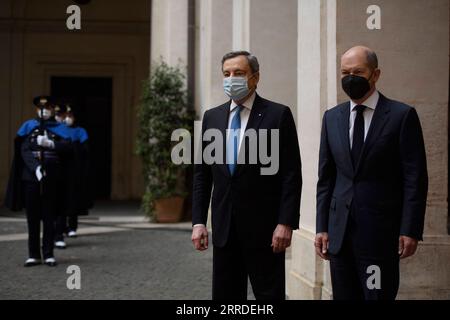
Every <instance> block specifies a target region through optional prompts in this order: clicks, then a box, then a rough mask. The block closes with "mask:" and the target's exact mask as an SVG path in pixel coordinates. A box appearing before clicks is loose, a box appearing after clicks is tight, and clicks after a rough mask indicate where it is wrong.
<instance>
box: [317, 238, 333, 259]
mask: <svg viewBox="0 0 450 320" xmlns="http://www.w3.org/2000/svg"><path fill="white" fill-rule="evenodd" d="M314 247H316V253H317V255H318V256H319V257H321V258H322V259H325V260H329V259H330V258H328V254H327V253H328V233H327V232H321V233H318V234H316V240H315V241H314Z"/></svg>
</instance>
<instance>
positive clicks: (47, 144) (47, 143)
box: [36, 133, 55, 149]
mask: <svg viewBox="0 0 450 320" xmlns="http://www.w3.org/2000/svg"><path fill="white" fill-rule="evenodd" d="M36 141H37V144H38V146H41V147H44V148H48V149H54V148H55V143H54V142H53V141H52V140H50V139H49V138H48V136H47V133H45V135H43V136H37V140H36Z"/></svg>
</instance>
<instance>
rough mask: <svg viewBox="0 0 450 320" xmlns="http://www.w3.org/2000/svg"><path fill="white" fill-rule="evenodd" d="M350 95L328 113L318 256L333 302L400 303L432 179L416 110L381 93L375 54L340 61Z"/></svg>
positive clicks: (352, 53) (361, 50) (363, 50)
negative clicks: (325, 265)
mask: <svg viewBox="0 0 450 320" xmlns="http://www.w3.org/2000/svg"><path fill="white" fill-rule="evenodd" d="M341 74H342V87H343V90H344V91H345V92H346V94H347V95H348V96H349V97H350V99H351V100H350V101H349V102H345V103H343V104H340V105H338V106H336V107H335V108H333V109H330V110H328V111H326V112H325V115H324V117H323V123H322V136H321V142H320V155H319V181H318V183H317V235H316V240H315V246H316V252H317V254H318V255H319V256H321V257H322V258H323V259H329V260H330V268H331V280H332V286H333V298H334V299H366V300H369V299H370V300H380V299H389V300H393V299H395V297H396V295H397V291H398V287H399V258H400V259H402V258H406V257H408V256H411V255H413V254H414V253H415V251H416V248H417V242H418V241H419V240H422V234H423V226H424V215H425V207H426V198H427V191H428V175H427V165H426V155H425V147H424V141H423V136H422V129H421V126H420V122H419V118H418V116H417V112H416V110H415V109H414V108H412V107H410V106H408V105H406V104H403V103H401V102H397V101H393V100H390V99H388V98H386V97H385V96H383V95H382V94H381V93H379V92H378V91H377V90H376V87H375V84H376V82H377V81H378V79H379V77H380V69H378V59H377V56H376V54H375V53H374V52H373V51H372V50H371V49H369V48H367V47H362V46H357V47H354V48H351V49H350V50H348V51H347V52H346V53H345V54H344V55H343V56H342V59H341Z"/></svg>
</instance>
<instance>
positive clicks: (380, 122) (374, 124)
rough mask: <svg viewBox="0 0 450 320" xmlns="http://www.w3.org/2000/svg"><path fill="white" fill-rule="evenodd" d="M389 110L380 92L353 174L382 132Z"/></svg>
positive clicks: (356, 171)
mask: <svg viewBox="0 0 450 320" xmlns="http://www.w3.org/2000/svg"><path fill="white" fill-rule="evenodd" d="M389 111H390V110H389V108H388V107H387V106H386V98H385V97H384V96H383V95H382V94H381V93H380V98H379V99H378V103H377V106H376V108H375V111H374V113H373V117H372V121H371V123H370V127H369V131H368V132H367V137H366V140H365V142H364V145H363V149H362V151H361V157H360V158H359V161H358V164H357V166H356V169H355V174H357V173H358V170H359V169H360V167H361V163H363V161H364V159H365V158H366V156H367V153H368V152H369V151H370V148H371V147H372V146H373V144H374V143H375V141H376V140H377V138H378V136H379V135H380V133H381V132H382V130H383V127H384V125H385V124H386V120H387V119H388V113H389Z"/></svg>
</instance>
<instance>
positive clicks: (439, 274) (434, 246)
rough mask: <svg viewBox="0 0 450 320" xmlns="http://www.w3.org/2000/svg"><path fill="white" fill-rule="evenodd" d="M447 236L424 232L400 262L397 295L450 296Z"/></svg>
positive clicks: (448, 238)
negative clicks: (415, 247)
mask: <svg viewBox="0 0 450 320" xmlns="http://www.w3.org/2000/svg"><path fill="white" fill-rule="evenodd" d="M449 261H450V236H425V237H424V241H423V242H420V243H419V247H418V249H417V252H416V254H415V255H414V256H412V257H410V258H407V259H405V260H402V261H401V263H400V288H399V292H398V295H397V299H400V300H402V299H445V300H448V299H450V273H449Z"/></svg>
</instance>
